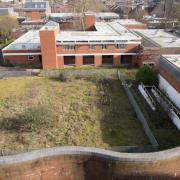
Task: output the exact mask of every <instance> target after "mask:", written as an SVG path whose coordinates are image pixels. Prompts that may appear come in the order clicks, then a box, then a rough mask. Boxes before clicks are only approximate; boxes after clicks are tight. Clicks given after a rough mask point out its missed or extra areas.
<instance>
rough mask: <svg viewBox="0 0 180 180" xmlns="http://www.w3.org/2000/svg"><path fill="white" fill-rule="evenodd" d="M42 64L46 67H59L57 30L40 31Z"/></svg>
mask: <svg viewBox="0 0 180 180" xmlns="http://www.w3.org/2000/svg"><path fill="white" fill-rule="evenodd" d="M40 41H41V52H42V64H43V68H44V69H49V68H56V67H57V56H56V55H57V48H56V30H41V31H40Z"/></svg>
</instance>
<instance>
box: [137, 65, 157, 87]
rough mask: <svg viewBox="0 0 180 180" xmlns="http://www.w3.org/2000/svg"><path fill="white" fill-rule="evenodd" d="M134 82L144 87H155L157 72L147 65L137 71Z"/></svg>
mask: <svg viewBox="0 0 180 180" xmlns="http://www.w3.org/2000/svg"><path fill="white" fill-rule="evenodd" d="M136 80H137V81H138V82H142V83H143V84H144V85H150V86H152V85H156V86H157V85H158V84H159V80H158V76H157V72H156V71H155V70H154V69H153V68H152V67H151V66H149V65H145V66H144V67H142V68H140V69H139V70H138V72H137V73H136Z"/></svg>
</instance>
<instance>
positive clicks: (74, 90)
mask: <svg viewBox="0 0 180 180" xmlns="http://www.w3.org/2000/svg"><path fill="white" fill-rule="evenodd" d="M71 71H72V70H71ZM100 71H101V70H100ZM108 72H110V73H109V74H110V75H109V78H107V77H106V78H100V79H97V77H99V76H98V72H97V71H95V74H94V75H93V76H92V77H91V78H82V77H79V76H78V77H76V78H75V79H65V82H62V81H60V80H59V79H58V78H53V79H50V78H47V77H21V78H9V79H3V80H0V137H1V138H0V149H8V150H9V149H10V150H22V149H27V148H28V149H31V148H42V147H53V146H62V145H79V146H92V147H103V148H105V147H109V146H121V145H144V144H148V141H147V139H146V136H145V135H144V132H143V130H142V128H141V125H140V124H139V123H138V122H137V120H136V117H135V114H134V112H133V110H132V108H131V106H130V104H129V102H128V99H127V97H126V95H125V93H124V91H123V89H122V87H121V85H120V83H119V81H118V80H117V79H116V77H115V75H116V71H115V70H108V71H107V73H108ZM107 73H106V76H107Z"/></svg>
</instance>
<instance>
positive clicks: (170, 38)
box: [136, 29, 180, 48]
mask: <svg viewBox="0 0 180 180" xmlns="http://www.w3.org/2000/svg"><path fill="white" fill-rule="evenodd" d="M136 31H137V32H139V33H138V34H140V35H142V36H145V37H146V38H149V39H151V40H153V41H154V42H155V43H156V44H158V45H159V46H161V47H162V48H166V47H167V48H173V47H179V48H180V38H178V37H177V36H175V35H173V34H171V33H168V32H165V30H164V29H143V30H139V29H137V30H136Z"/></svg>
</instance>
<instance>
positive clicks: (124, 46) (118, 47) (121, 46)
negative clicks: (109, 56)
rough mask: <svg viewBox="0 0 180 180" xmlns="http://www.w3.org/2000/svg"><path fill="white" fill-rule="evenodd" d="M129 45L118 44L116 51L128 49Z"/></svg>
mask: <svg viewBox="0 0 180 180" xmlns="http://www.w3.org/2000/svg"><path fill="white" fill-rule="evenodd" d="M126 48H127V44H116V49H126Z"/></svg>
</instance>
